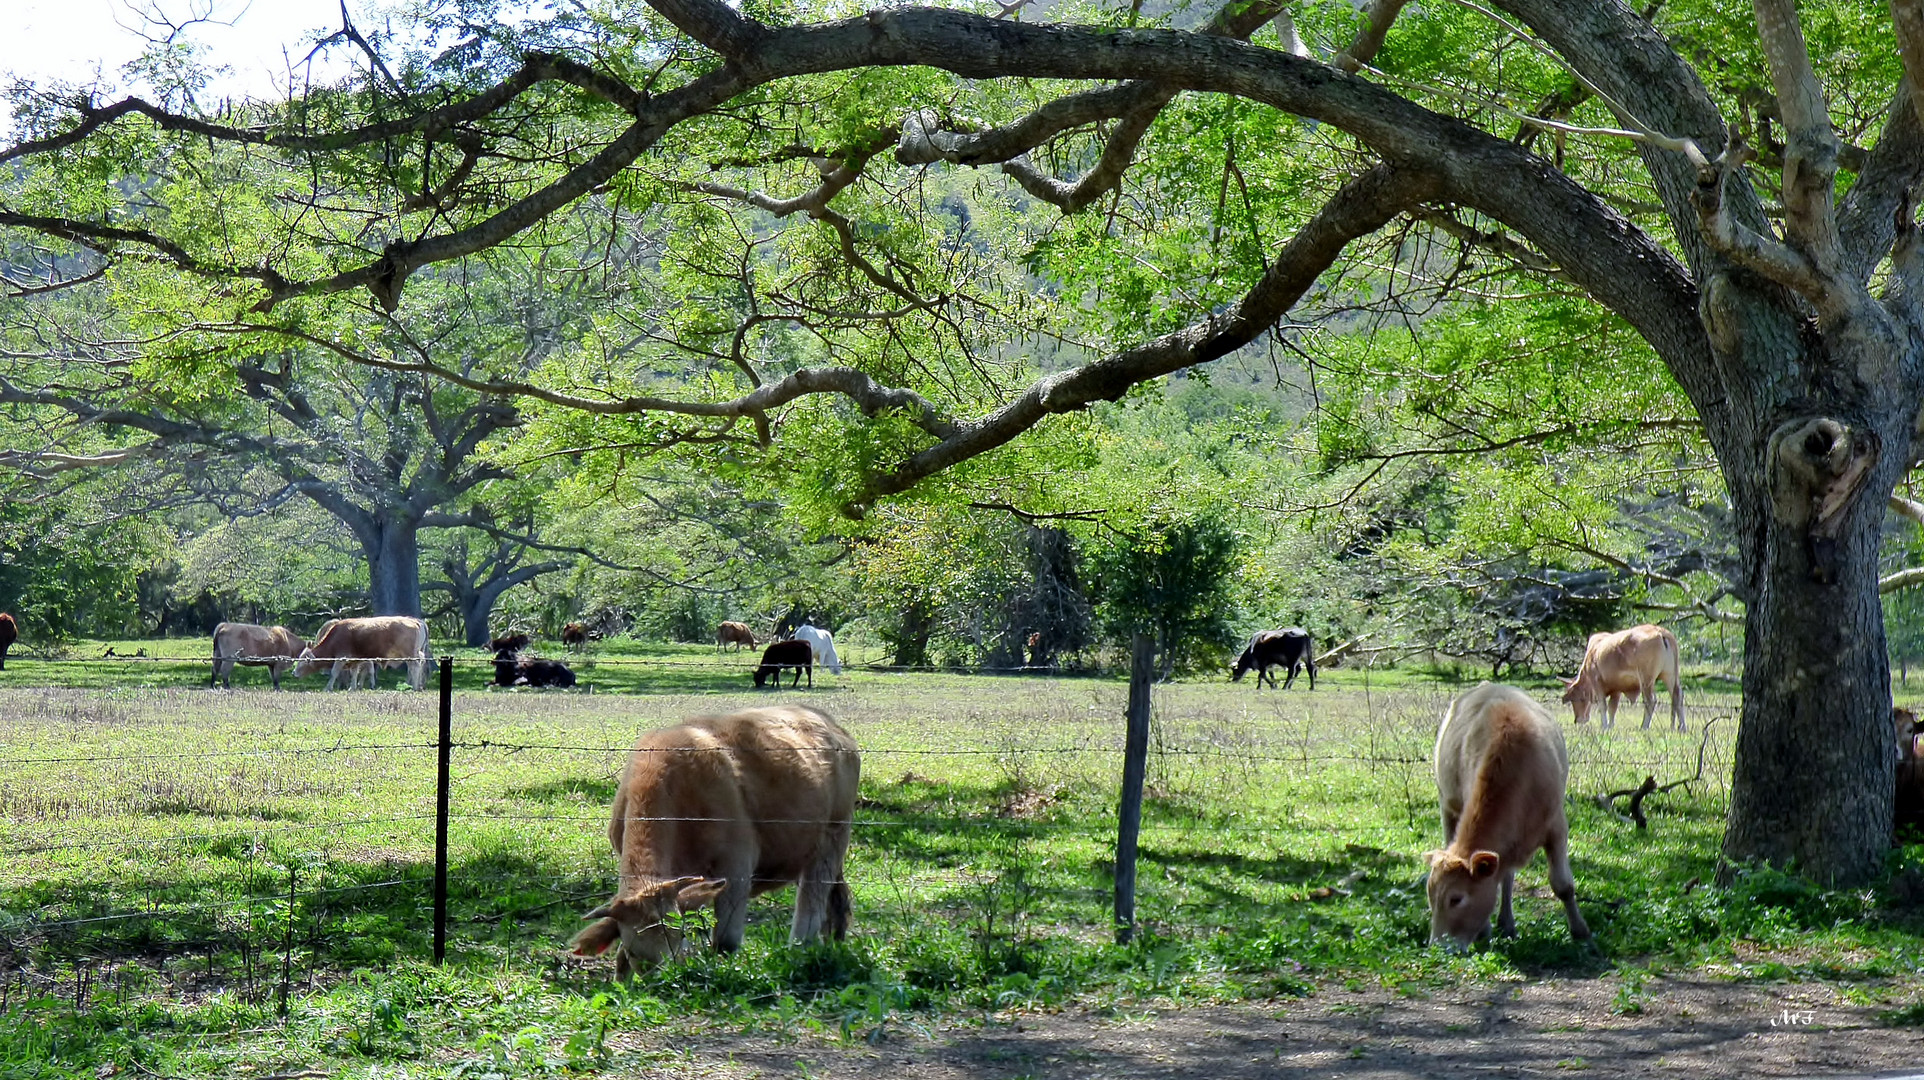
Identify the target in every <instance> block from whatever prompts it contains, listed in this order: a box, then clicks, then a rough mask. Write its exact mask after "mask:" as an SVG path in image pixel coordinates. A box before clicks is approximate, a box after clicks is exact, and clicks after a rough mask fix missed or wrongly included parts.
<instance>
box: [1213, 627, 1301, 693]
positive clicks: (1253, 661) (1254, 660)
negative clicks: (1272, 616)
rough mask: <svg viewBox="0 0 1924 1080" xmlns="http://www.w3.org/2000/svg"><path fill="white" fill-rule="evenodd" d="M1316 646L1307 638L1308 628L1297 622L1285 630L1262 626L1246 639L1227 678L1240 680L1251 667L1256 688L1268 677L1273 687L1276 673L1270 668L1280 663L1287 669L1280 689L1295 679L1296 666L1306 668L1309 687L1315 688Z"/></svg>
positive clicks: (1287, 686)
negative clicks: (1258, 631) (1297, 624)
mask: <svg viewBox="0 0 1924 1080" xmlns="http://www.w3.org/2000/svg"><path fill="white" fill-rule="evenodd" d="M1315 651H1316V650H1315V648H1314V644H1313V642H1311V640H1310V636H1309V631H1307V630H1305V629H1303V628H1302V627H1300V626H1292V627H1289V628H1287V629H1284V630H1264V631H1262V632H1261V633H1259V634H1257V635H1256V636H1255V637H1252V638H1250V639H1249V644H1248V645H1246V646H1244V647H1243V654H1242V655H1241V656H1238V657H1237V658H1236V666H1235V668H1234V669H1232V670H1231V671H1230V673H1229V681H1230V682H1242V681H1243V675H1244V674H1245V673H1247V672H1248V671H1249V670H1250V669H1251V668H1254V669H1256V688H1257V689H1258V690H1260V689H1262V686H1263V680H1264V679H1265V678H1266V679H1268V680H1269V685H1270V686H1271V688H1274V687H1275V685H1276V676H1274V675H1271V674H1270V673H1269V669H1270V668H1272V667H1276V666H1278V665H1281V666H1283V667H1285V668H1287V669H1288V674H1287V675H1286V676H1284V678H1283V689H1285V690H1287V689H1289V687H1290V684H1291V683H1294V682H1295V681H1296V671H1297V669H1298V668H1299V667H1306V668H1308V669H1309V688H1310V689H1311V690H1314V689H1316V658H1315V657H1314V656H1313V655H1311V654H1312V653H1314V652H1315Z"/></svg>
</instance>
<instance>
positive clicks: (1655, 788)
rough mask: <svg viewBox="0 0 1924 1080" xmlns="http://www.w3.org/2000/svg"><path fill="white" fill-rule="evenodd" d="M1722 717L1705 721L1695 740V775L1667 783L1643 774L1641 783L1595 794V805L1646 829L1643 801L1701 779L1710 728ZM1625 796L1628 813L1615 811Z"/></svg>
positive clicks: (1648, 823) (1648, 824) (1647, 823)
mask: <svg viewBox="0 0 1924 1080" xmlns="http://www.w3.org/2000/svg"><path fill="white" fill-rule="evenodd" d="M1722 719H1723V717H1721V716H1713V717H1711V718H1710V719H1709V721H1707V722H1706V723H1705V724H1704V729H1703V738H1702V739H1700V740H1698V742H1697V772H1696V775H1694V776H1686V777H1684V778H1683V779H1682V780H1672V781H1671V782H1669V783H1668V784H1659V783H1657V778H1656V777H1655V776H1645V777H1644V778H1643V783H1641V784H1639V785H1637V786H1636V787H1633V788H1624V789H1622V790H1620V791H1612V792H1610V793H1609V794H1607V795H1598V796H1595V797H1594V801H1595V802H1596V804H1597V807H1598V808H1599V809H1602V810H1608V811H1609V812H1610V813H1612V814H1616V816H1617V817H1618V818H1619V819H1621V820H1625V821H1631V822H1635V823H1636V826H1637V828H1638V829H1648V828H1649V827H1650V822H1649V819H1647V818H1645V817H1644V816H1643V801H1644V800H1645V799H1647V798H1649V797H1650V796H1652V795H1662V794H1665V793H1667V792H1670V791H1674V790H1676V789H1677V788H1680V787H1688V786H1689V785H1691V784H1694V783H1696V782H1697V781H1699V780H1702V779H1703V778H1704V750H1705V749H1706V748H1707V747H1708V746H1709V745H1710V728H1711V726H1712V725H1714V724H1715V723H1716V722H1717V721H1719V720H1722ZM1625 797H1628V798H1629V800H1630V805H1629V806H1628V807H1627V808H1626V809H1628V810H1629V813H1628V814H1627V815H1626V814H1620V813H1617V808H1616V802H1617V800H1618V799H1622V798H1625Z"/></svg>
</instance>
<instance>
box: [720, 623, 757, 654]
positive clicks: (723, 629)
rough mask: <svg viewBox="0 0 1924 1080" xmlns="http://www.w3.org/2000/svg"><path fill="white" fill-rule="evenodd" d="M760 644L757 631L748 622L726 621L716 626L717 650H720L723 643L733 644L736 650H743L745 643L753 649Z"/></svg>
mask: <svg viewBox="0 0 1924 1080" xmlns="http://www.w3.org/2000/svg"><path fill="white" fill-rule="evenodd" d="M759 644H761V643H760V642H758V641H756V640H755V631H753V630H750V629H749V628H748V624H747V623H739V622H725V623H722V624H721V625H720V626H717V627H716V628H715V651H716V652H720V651H721V647H722V646H723V645H733V646H735V651H736V652H741V651H742V646H743V645H746V646H748V647H749V648H751V649H752V648H754V647H755V646H756V645H759Z"/></svg>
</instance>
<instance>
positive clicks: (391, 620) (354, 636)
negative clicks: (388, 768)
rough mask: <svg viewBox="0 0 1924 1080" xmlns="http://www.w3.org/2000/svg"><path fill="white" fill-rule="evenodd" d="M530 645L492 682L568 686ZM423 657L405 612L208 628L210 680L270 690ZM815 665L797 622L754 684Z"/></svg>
mask: <svg viewBox="0 0 1924 1080" xmlns="http://www.w3.org/2000/svg"><path fill="white" fill-rule="evenodd" d="M12 631H13V619H12V617H11V616H6V615H0V670H3V669H4V665H5V660H6V647H7V646H8V645H11V644H12V643H13V637H12V636H10V635H11V634H12ZM588 636H589V635H588V631H587V628H586V627H585V626H583V625H582V624H581V623H574V622H571V623H569V624H568V625H567V626H565V627H563V628H562V630H561V641H562V644H564V645H567V646H569V647H571V648H579V647H580V646H581V645H582V644H584V643H585V642H586V641H587V640H588ZM531 642H532V638H530V637H529V635H527V634H526V633H522V632H510V633H507V634H503V635H501V636H500V637H496V638H494V639H493V640H491V641H489V643H488V648H489V650H490V651H492V652H493V653H494V685H496V686H532V687H561V688H565V687H570V686H573V685H574V684H575V673H574V671H573V670H571V669H570V668H569V667H568V665H567V664H565V663H563V662H562V661H560V660H547V659H542V658H539V657H532V656H528V655H526V653H525V651H524V650H526V649H527V647H528V646H529V644H530V643H531ZM729 643H733V644H734V645H735V648H736V651H740V649H741V646H742V645H744V644H745V645H749V646H754V645H755V644H756V643H757V642H756V640H755V634H754V632H753V631H752V630H750V629H749V628H748V627H747V625H745V624H743V623H739V622H725V623H722V624H721V627H720V629H719V630H718V631H717V632H716V636H715V649H716V651H718V652H719V651H720V650H721V647H722V646H723V645H725V644H729ZM427 661H428V627H427V624H426V623H424V622H422V621H421V620H420V619H416V618H412V617H410V616H406V615H377V616H373V617H369V618H357V619H334V620H331V621H329V622H327V623H325V624H323V625H322V626H321V630H320V633H319V634H318V635H316V636H315V638H314V643H313V644H311V645H310V644H307V643H306V642H303V641H302V640H301V638H300V636H299V635H297V634H295V633H294V632H293V631H292V630H289V629H288V628H287V627H285V626H257V625H255V624H254V623H234V622H224V623H221V624H220V625H219V626H216V627H215V628H214V671H213V675H212V678H211V680H210V685H211V684H218V685H221V686H232V685H233V680H234V666H235V665H236V664H240V665H251V666H258V667H265V668H267V670H268V674H269V676H270V677H271V678H272V680H273V683H274V689H276V690H279V689H280V688H281V676H282V675H283V674H285V673H286V672H287V671H288V670H290V669H292V671H293V672H294V674H295V675H296V676H299V677H306V676H308V675H313V674H316V673H318V672H320V671H322V670H323V669H325V670H326V671H327V672H328V676H327V689H329V690H332V689H334V688H335V686H336V685H339V684H340V682H341V676H342V675H343V674H345V675H346V676H347V681H346V686H347V687H348V688H349V689H354V688H356V687H358V686H360V685H361V678H362V676H363V675H365V676H366V677H367V681H368V685H369V686H370V687H378V686H379V678H380V671H381V669H382V668H384V667H405V668H406V669H407V672H408V682H409V684H410V685H412V686H413V687H414V688H415V689H416V690H419V689H421V688H422V686H423V682H424V680H425V678H426V675H427ZM817 663H820V664H825V665H827V667H828V669H829V670H830V671H832V672H834V673H835V674H837V675H839V674H841V673H842V660H841V657H839V656H837V655H836V654H835V638H834V635H832V634H830V633H829V632H828V631H827V630H823V629H821V628H819V627H816V626H811V625H809V624H807V623H803V624H802V625H801V626H800V627H798V628H796V630H795V636H794V637H792V638H788V639H785V640H781V641H775V642H771V643H770V644H769V645H768V648H767V649H766V650H764V651H763V653H762V661H761V663H760V664H759V665H758V666H757V667H756V668H755V685H756V686H764V685H767V683H768V680H769V679H770V678H771V677H773V679H774V680H775V685H776V686H780V685H781V677H782V672H783V671H785V670H787V669H789V668H793V669H794V670H795V679H794V682H792V683H791V684H790V685H791V686H794V685H799V684H800V683H801V681H802V679H803V677H804V676H806V677H807V679H808V685H809V686H810V687H811V688H812V687H814V685H815V665H816V664H817Z"/></svg>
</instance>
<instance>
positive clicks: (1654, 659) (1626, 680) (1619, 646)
mask: <svg viewBox="0 0 1924 1080" xmlns="http://www.w3.org/2000/svg"><path fill="white" fill-rule="evenodd" d="M1658 679H1662V680H1663V681H1664V685H1665V686H1667V687H1669V689H1670V719H1671V720H1673V721H1675V722H1676V725H1677V730H1678V731H1683V730H1685V728H1684V717H1683V687H1682V686H1681V685H1679V684H1678V682H1677V635H1675V634H1673V633H1671V632H1670V631H1668V630H1665V629H1664V628H1663V627H1661V626H1651V625H1648V624H1645V625H1643V626H1633V627H1631V628H1630V629H1628V630H1619V631H1617V632H1616V633H1614V634H1591V635H1590V644H1589V645H1588V646H1586V647H1585V648H1584V650H1583V664H1582V666H1581V667H1579V668H1577V677H1576V678H1574V679H1571V680H1570V681H1569V682H1568V683H1566V684H1565V687H1564V691H1563V700H1564V701H1566V702H1568V703H1569V704H1570V706H1571V708H1572V709H1573V710H1574V711H1575V712H1576V717H1577V723H1579V724H1581V723H1583V722H1584V721H1586V720H1588V719H1590V706H1592V705H1594V704H1596V703H1597V702H1599V701H1602V702H1603V703H1604V706H1603V726H1604V727H1606V728H1608V727H1609V726H1610V725H1612V724H1614V723H1616V722H1617V699H1618V698H1619V697H1635V696H1636V695H1637V694H1642V695H1643V726H1644V728H1645V729H1646V730H1648V729H1649V727H1650V717H1651V714H1652V713H1654V712H1656V709H1657V697H1656V686H1657V680H1658Z"/></svg>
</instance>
